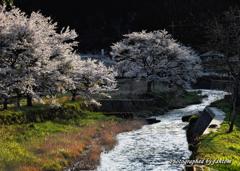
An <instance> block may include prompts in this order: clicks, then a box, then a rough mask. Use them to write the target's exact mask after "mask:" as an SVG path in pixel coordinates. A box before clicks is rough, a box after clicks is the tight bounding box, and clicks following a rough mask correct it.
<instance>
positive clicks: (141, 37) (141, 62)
mask: <svg viewBox="0 0 240 171" xmlns="http://www.w3.org/2000/svg"><path fill="white" fill-rule="evenodd" d="M124 36H125V38H124V39H123V40H122V41H120V42H117V43H115V44H114V45H113V46H111V48H112V51H111V53H110V54H111V55H112V57H113V58H114V59H115V61H116V69H117V70H118V71H121V72H123V71H124V72H125V75H126V76H128V77H132V76H138V78H140V77H142V76H144V75H145V77H146V78H147V79H146V80H147V92H150V91H151V84H152V83H153V81H159V82H161V83H165V84H168V85H169V86H174V85H176V86H178V87H180V88H189V86H190V83H191V82H195V81H196V78H197V77H199V76H200V71H201V60H200V58H199V57H198V56H197V55H196V54H195V52H194V51H193V50H192V49H191V48H190V47H186V46H184V45H182V44H180V43H178V42H176V41H175V40H174V39H172V37H171V35H169V34H168V33H167V31H165V30H162V31H153V32H149V33H146V31H142V32H133V33H131V34H127V35H124Z"/></svg>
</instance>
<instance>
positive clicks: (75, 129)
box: [0, 98, 144, 171]
mask: <svg viewBox="0 0 240 171" xmlns="http://www.w3.org/2000/svg"><path fill="white" fill-rule="evenodd" d="M46 102H47V100H46ZM59 102H61V103H62V106H63V110H59V109H50V108H49V107H48V105H47V104H46V105H42V104H35V103H34V104H33V105H34V106H33V107H27V106H26V104H25V102H24V101H22V102H21V110H22V111H21V112H19V113H18V112H16V111H14V109H15V107H14V106H11V105H9V110H5V111H0V118H1V122H2V124H1V125H0V170H3V171H5V170H22V171H35V170H36V171H37V170H44V171H50V170H51V171H54V170H62V169H63V168H64V167H65V168H71V167H72V165H73V164H74V163H75V162H77V161H82V162H81V165H79V166H78V168H79V169H94V168H96V166H97V165H98V164H99V154H100V153H101V152H102V150H103V149H105V150H106V151H108V150H110V149H111V148H113V147H114V145H115V144H116V143H117V141H116V139H115V135H116V134H118V133H119V132H124V131H131V130H133V129H137V128H140V127H141V126H142V125H143V124H144V123H143V121H138V120H134V121H128V120H122V119H121V118H116V117H114V116H111V117H106V116H104V115H102V114H101V113H96V112H89V111H87V110H86V106H84V105H83V104H82V101H81V100H76V101H75V102H72V101H69V99H66V98H62V99H59ZM89 107H91V106H89ZM102 147H104V148H102Z"/></svg>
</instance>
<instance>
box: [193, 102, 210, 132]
mask: <svg viewBox="0 0 240 171" xmlns="http://www.w3.org/2000/svg"><path fill="white" fill-rule="evenodd" d="M214 117H215V114H214V113H212V112H211V110H209V107H208V106H207V107H205V109H204V110H203V112H202V113H201V115H200V116H199V117H198V120H197V122H196V124H195V126H194V128H193V134H196V135H197V136H201V135H202V134H203V132H204V131H205V129H206V128H207V127H208V126H209V124H210V123H211V121H212V120H213V118H214Z"/></svg>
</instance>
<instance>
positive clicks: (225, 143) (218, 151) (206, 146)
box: [196, 103, 240, 171]
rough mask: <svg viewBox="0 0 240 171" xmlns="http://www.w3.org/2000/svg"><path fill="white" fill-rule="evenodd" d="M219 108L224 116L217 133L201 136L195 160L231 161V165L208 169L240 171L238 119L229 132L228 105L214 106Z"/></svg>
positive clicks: (217, 165) (239, 129)
mask: <svg viewBox="0 0 240 171" xmlns="http://www.w3.org/2000/svg"><path fill="white" fill-rule="evenodd" d="M215 106H216V107H219V108H221V109H222V110H223V111H224V112H225V113H226V114H227V116H226V118H225V120H224V121H223V123H222V125H221V127H220V128H219V130H218V132H211V133H210V134H208V135H204V136H201V139H200V144H199V148H198V151H197V152H198V153H199V155H198V156H196V158H202V159H203V158H206V159H207V158H209V159H210V160H215V159H217V160H231V162H232V163H231V164H214V165H209V167H211V168H214V169H217V170H219V171H227V170H229V171H230V170H231V171H238V170H240V144H239V142H240V118H239V117H238V118H237V120H236V122H235V126H234V129H233V132H232V133H228V130H229V122H228V121H229V117H230V105H229V104H227V103H219V104H217V105H215Z"/></svg>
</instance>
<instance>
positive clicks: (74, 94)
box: [71, 91, 76, 101]
mask: <svg viewBox="0 0 240 171" xmlns="http://www.w3.org/2000/svg"><path fill="white" fill-rule="evenodd" d="M71 93H72V101H74V100H75V98H76V93H74V92H72V91H71Z"/></svg>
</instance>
